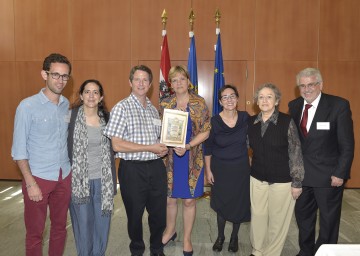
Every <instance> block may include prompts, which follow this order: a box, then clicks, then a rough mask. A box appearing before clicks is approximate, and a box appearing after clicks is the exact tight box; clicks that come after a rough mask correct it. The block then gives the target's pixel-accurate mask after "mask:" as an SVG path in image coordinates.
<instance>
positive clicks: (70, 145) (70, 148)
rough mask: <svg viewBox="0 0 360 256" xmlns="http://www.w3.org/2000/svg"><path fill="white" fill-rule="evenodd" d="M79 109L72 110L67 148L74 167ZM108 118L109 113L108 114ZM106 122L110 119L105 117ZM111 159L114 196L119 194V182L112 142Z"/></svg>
mask: <svg viewBox="0 0 360 256" xmlns="http://www.w3.org/2000/svg"><path fill="white" fill-rule="evenodd" d="M78 111H79V108H73V109H72V110H71V117H70V124H69V134H68V138H67V147H68V154H69V159H70V164H71V165H72V156H73V143H74V129H75V121H76V117H77V114H78ZM106 115H107V116H108V113H106ZM105 120H106V122H107V121H108V118H106V117H105ZM110 155H111V156H112V157H110V159H111V174H112V178H113V184H114V195H116V193H117V189H116V186H117V182H116V168H115V153H114V151H113V149H112V146H111V142H110Z"/></svg>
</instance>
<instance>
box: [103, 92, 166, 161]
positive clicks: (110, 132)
mask: <svg viewBox="0 0 360 256" xmlns="http://www.w3.org/2000/svg"><path fill="white" fill-rule="evenodd" d="M160 132H161V122H160V117H159V112H158V111H157V109H156V108H155V107H154V106H153V105H152V104H151V102H150V100H149V99H148V98H146V108H144V106H143V105H142V104H141V103H140V101H139V100H138V99H137V98H136V96H134V95H133V94H130V96H129V97H127V98H125V99H123V100H122V101H120V102H118V103H117V104H116V105H115V106H114V107H113V109H112V110H111V113H110V120H109V122H108V124H107V126H106V128H105V131H104V134H105V135H106V136H107V137H109V138H112V137H118V138H121V139H122V140H125V141H129V142H133V143H136V144H141V145H152V144H156V143H159V141H160ZM115 156H116V157H117V158H122V159H125V160H139V161H148V160H154V159H157V158H159V157H158V156H157V155H156V154H154V153H152V152H148V151H144V152H131V153H122V152H117V153H116V155H115Z"/></svg>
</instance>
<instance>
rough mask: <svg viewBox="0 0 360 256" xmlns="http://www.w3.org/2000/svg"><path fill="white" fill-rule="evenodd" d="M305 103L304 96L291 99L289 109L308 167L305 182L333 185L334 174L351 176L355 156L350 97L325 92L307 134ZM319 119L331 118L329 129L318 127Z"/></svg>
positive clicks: (326, 120)
mask: <svg viewBox="0 0 360 256" xmlns="http://www.w3.org/2000/svg"><path fill="white" fill-rule="evenodd" d="M303 105H304V99H303V98H302V97H299V98H297V99H295V100H293V101H290V102H289V112H290V115H291V117H292V118H293V119H294V121H295V123H296V125H297V128H298V131H299V137H300V141H301V146H302V152H303V158H304V167H305V178H304V181H303V183H302V184H303V186H309V187H331V176H335V177H338V178H341V179H344V180H347V179H349V178H350V169H351V164H352V161H353V158H354V130H353V121H352V118H351V110H350V104H349V101H347V100H345V99H343V98H340V97H337V96H333V95H328V94H325V93H322V94H321V98H320V101H319V105H318V107H317V109H316V112H315V116H314V119H313V121H312V123H311V127H310V130H309V132H308V136H307V137H304V135H303V134H302V132H301V129H300V119H301V115H302V109H303ZM318 122H328V123H329V125H330V129H329V130H320V129H317V123H318Z"/></svg>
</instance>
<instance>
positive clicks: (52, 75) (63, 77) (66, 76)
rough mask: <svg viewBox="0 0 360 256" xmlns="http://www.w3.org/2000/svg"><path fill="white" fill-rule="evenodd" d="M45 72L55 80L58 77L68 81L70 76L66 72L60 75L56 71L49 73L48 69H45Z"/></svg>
mask: <svg viewBox="0 0 360 256" xmlns="http://www.w3.org/2000/svg"><path fill="white" fill-rule="evenodd" d="M45 72H46V74H48V75H51V77H52V78H53V79H55V80H58V79H59V78H60V77H61V79H62V80H63V81H68V80H69V79H70V76H69V75H68V74H63V75H60V74H59V73H57V72H55V73H51V72H49V71H45Z"/></svg>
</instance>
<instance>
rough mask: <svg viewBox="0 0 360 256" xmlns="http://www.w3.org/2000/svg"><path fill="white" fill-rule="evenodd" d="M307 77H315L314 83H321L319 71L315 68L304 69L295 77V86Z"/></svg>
mask: <svg viewBox="0 0 360 256" xmlns="http://www.w3.org/2000/svg"><path fill="white" fill-rule="evenodd" d="M309 76H315V77H316V81H317V82H319V83H321V82H322V81H323V80H322V76H321V73H320V70H318V69H316V68H305V69H303V70H301V71H300V72H299V73H298V74H297V75H296V85H300V78H302V77H309Z"/></svg>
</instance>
